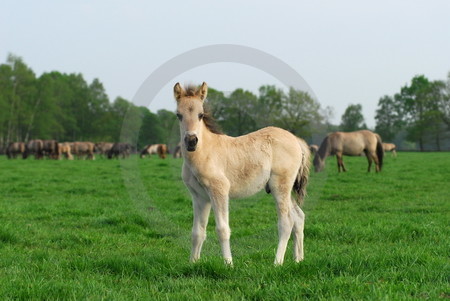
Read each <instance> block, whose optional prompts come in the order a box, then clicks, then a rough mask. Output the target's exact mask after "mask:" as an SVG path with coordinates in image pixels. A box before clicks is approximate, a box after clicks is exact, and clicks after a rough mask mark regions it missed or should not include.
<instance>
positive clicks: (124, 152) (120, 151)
mask: <svg viewBox="0 0 450 301" xmlns="http://www.w3.org/2000/svg"><path fill="white" fill-rule="evenodd" d="M131 149H132V147H131V144H129V143H124V142H117V143H114V145H113V146H112V147H111V149H110V150H109V152H108V159H112V158H116V159H119V157H120V156H122V158H123V159H125V158H128V157H129V156H130V153H131Z"/></svg>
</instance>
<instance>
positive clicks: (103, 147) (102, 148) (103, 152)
mask: <svg viewBox="0 0 450 301" xmlns="http://www.w3.org/2000/svg"><path fill="white" fill-rule="evenodd" d="M113 145H114V143H111V142H98V143H96V144H95V152H96V153H98V154H99V155H100V156H102V157H104V156H107V155H108V152H109V151H110V150H111V148H112V147H113Z"/></svg>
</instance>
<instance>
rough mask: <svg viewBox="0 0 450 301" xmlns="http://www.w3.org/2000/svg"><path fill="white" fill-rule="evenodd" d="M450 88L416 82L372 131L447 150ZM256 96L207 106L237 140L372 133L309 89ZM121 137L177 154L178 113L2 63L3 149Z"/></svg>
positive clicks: (235, 96) (212, 93)
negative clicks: (272, 134)
mask: <svg viewBox="0 0 450 301" xmlns="http://www.w3.org/2000/svg"><path fill="white" fill-rule="evenodd" d="M449 87H450V75H449V79H448V80H447V82H445V81H429V80H428V79H426V78H425V77H424V76H416V77H414V78H413V80H412V81H411V84H410V85H406V86H405V87H402V88H401V90H400V92H399V93H397V94H395V95H394V96H383V97H382V98H380V100H379V102H378V109H377V111H376V127H375V131H377V132H378V133H379V134H380V135H381V136H382V137H383V139H384V140H386V141H394V140H396V139H397V140H399V139H400V140H401V141H400V143H403V142H404V141H409V142H410V143H417V145H418V146H419V148H420V149H421V150H424V149H425V148H426V146H427V145H433V146H434V147H435V149H443V146H444V145H445V143H447V142H448V140H449V137H448V136H449V135H448V133H449V128H450V108H449V107H450V105H449V102H450V101H449V94H450V93H449V91H450V88H449ZM258 92H259V93H258V95H255V94H254V93H252V92H250V91H247V90H244V89H241V88H238V89H236V90H234V91H232V92H231V93H227V94H225V93H223V92H220V91H217V90H215V89H212V88H210V89H209V92H208V103H207V105H208V107H209V109H210V110H211V111H212V114H213V116H214V118H215V119H216V120H217V123H218V124H219V125H220V126H221V127H222V129H223V131H224V132H225V133H227V134H229V135H232V136H238V135H242V134H246V133H249V132H251V131H254V130H257V129H259V128H262V127H264V126H269V125H274V126H279V127H282V128H284V129H287V130H289V131H291V132H292V133H294V134H295V135H298V136H300V137H303V138H304V139H305V140H307V141H308V142H310V143H316V144H317V143H320V142H321V139H323V137H324V136H325V135H326V134H327V133H328V132H331V131H335V130H343V131H352V130H357V129H362V128H367V126H366V124H365V121H364V116H363V115H362V106H361V105H360V104H352V105H349V106H348V107H347V109H346V111H345V113H344V114H343V115H342V117H341V123H340V124H339V125H333V124H331V122H330V119H331V118H332V115H333V109H332V108H330V107H326V108H323V107H322V106H321V105H320V103H319V102H318V101H317V100H316V99H314V98H313V97H311V95H309V94H308V93H306V92H304V91H299V90H295V89H293V88H290V89H289V90H288V91H284V90H283V89H280V88H277V87H276V86H273V85H264V86H261V87H260V88H259V91H258ZM125 116H128V118H127V120H128V122H134V123H136V124H135V125H134V126H130V127H129V128H130V129H134V130H135V129H139V132H138V134H136V133H129V135H127V132H126V127H124V126H123V120H124V117H125ZM124 129H125V131H124ZM121 135H122V136H121ZM124 135H125V136H129V137H130V139H131V140H128V141H127V142H130V143H131V144H133V145H136V146H137V147H138V148H142V147H144V146H145V145H147V144H156V143H164V144H167V145H169V148H173V147H174V146H175V145H176V144H177V143H178V141H179V130H178V123H177V119H176V115H175V113H174V112H171V111H167V110H159V111H158V112H156V113H153V112H151V111H150V110H149V109H148V108H146V107H142V106H135V105H134V104H133V103H131V102H130V101H129V100H126V99H124V98H122V97H116V98H115V99H114V100H112V101H111V100H110V99H109V97H108V95H107V93H106V91H105V89H104V87H103V84H102V83H101V82H100V80H98V79H94V80H93V81H92V82H90V83H89V82H87V81H86V80H85V79H84V78H83V75H82V74H79V73H78V74H77V73H71V74H65V73H61V72H58V71H52V72H46V73H43V74H42V75H40V76H36V74H35V73H34V72H33V70H32V69H31V68H30V67H28V66H27V65H26V64H25V63H24V61H23V60H22V58H20V57H18V56H15V55H12V54H10V55H9V56H8V57H7V60H6V63H4V64H1V65H0V148H1V147H3V148H4V147H5V146H6V145H7V144H8V143H9V142H13V141H25V142H26V141H28V140H31V139H56V140H58V141H92V142H101V141H109V142H118V141H121V138H122V140H123V138H124ZM430 137H432V138H430ZM431 140H432V141H431ZM444 148H445V147H444Z"/></svg>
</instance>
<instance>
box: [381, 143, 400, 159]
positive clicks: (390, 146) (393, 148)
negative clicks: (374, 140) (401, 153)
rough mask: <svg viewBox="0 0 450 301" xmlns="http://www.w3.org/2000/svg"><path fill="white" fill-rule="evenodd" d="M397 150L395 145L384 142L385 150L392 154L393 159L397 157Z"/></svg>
mask: <svg viewBox="0 0 450 301" xmlns="http://www.w3.org/2000/svg"><path fill="white" fill-rule="evenodd" d="M396 149H397V146H395V144H394V143H384V142H383V150H384V151H385V152H391V154H392V157H397V152H396Z"/></svg>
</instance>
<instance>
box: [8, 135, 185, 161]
mask: <svg viewBox="0 0 450 301" xmlns="http://www.w3.org/2000/svg"><path fill="white" fill-rule="evenodd" d="M133 152H134V150H133V147H132V145H131V144H129V143H122V142H117V143H112V142H99V143H93V142H62V143H60V142H58V141H56V140H40V139H34V140H30V141H28V142H27V143H25V142H12V143H10V144H9V145H8V147H7V148H6V156H7V157H8V158H9V159H15V158H17V157H19V156H21V157H22V158H23V159H27V158H28V157H30V156H31V155H33V156H34V158H35V159H43V158H49V159H54V160H59V159H62V158H65V159H68V160H73V159H74V158H78V159H87V160H94V159H95V155H96V154H97V155H99V156H100V157H106V158H108V159H113V158H128V157H129V156H130V154H131V153H133ZM168 153H169V150H168V148H167V145H166V144H149V145H146V146H145V147H144V149H143V150H142V151H141V152H140V157H141V158H144V157H146V156H149V155H152V154H157V155H158V156H159V157H160V158H162V159H165V158H166V156H167V154H168ZM173 156H174V158H179V157H181V154H180V151H179V147H177V148H176V149H175V152H174V154H173Z"/></svg>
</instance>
